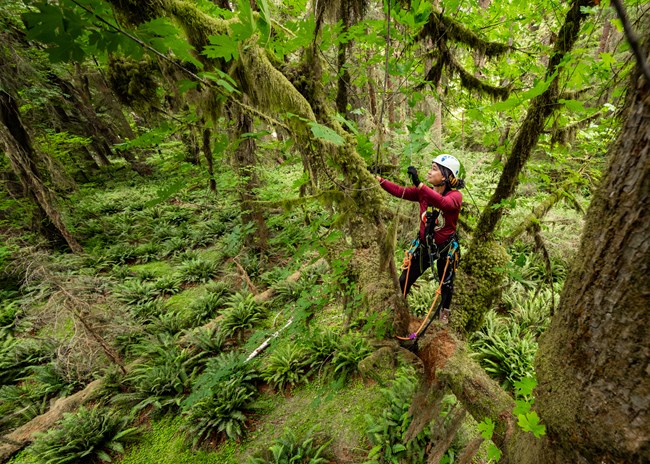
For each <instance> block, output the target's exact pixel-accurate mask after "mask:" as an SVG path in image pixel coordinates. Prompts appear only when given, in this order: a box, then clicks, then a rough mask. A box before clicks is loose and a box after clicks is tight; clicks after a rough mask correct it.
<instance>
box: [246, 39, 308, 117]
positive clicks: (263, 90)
mask: <svg viewBox="0 0 650 464" xmlns="http://www.w3.org/2000/svg"><path fill="white" fill-rule="evenodd" d="M256 40H257V37H256V36H255V37H252V38H250V39H249V40H247V41H245V42H242V43H241V44H240V45H239V49H240V61H241V63H242V65H243V72H244V75H245V78H246V82H247V86H246V87H247V88H246V90H247V91H248V92H249V94H250V96H251V97H252V99H253V101H254V102H255V103H256V104H258V105H260V106H261V107H262V108H264V109H267V110H271V111H274V112H283V113H286V112H290V113H293V114H296V115H298V116H300V117H303V118H306V119H309V120H311V121H314V120H315V119H316V117H315V116H314V113H313V111H312V109H311V106H310V105H309V103H308V102H307V100H305V98H304V97H303V96H302V95H300V93H298V91H297V90H296V88H295V87H294V86H293V85H291V82H289V80H288V79H287V78H286V77H285V76H284V75H283V74H282V73H281V72H280V71H278V70H277V69H275V67H273V65H272V64H271V63H270V61H269V60H268V58H267V56H266V53H265V52H264V50H262V49H261V48H260V47H259V46H257V45H256V44H255V42H256Z"/></svg>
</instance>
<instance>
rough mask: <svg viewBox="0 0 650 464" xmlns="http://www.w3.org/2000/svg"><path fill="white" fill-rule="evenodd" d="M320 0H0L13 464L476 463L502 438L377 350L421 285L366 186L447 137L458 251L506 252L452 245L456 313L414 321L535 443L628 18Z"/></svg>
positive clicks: (431, 294)
mask: <svg viewBox="0 0 650 464" xmlns="http://www.w3.org/2000/svg"><path fill="white" fill-rule="evenodd" d="M330 3H332V2H330ZM330 3H328V2H307V1H304V0H295V1H293V0H292V1H287V2H276V3H275V4H274V3H272V2H267V1H266V0H259V1H257V2H253V4H255V7H251V2H249V1H247V0H244V1H238V2H221V1H214V2H213V1H207V0H198V1H195V2H186V1H182V0H167V1H165V2H160V1H145V0H143V1H141V2H132V1H126V2H125V1H121V0H120V1H118V0H80V1H77V0H60V1H30V0H25V1H15V2H13V1H10V2H4V3H2V4H1V5H0V23H2V25H3V32H2V33H1V34H0V64H2V66H3V70H7V71H6V72H5V71H3V72H2V73H0V155H1V157H0V181H1V182H0V184H1V188H0V284H1V285H0V439H2V441H0V450H2V447H3V446H5V445H6V446H15V449H12V451H11V452H10V453H8V455H7V462H10V463H11V464H41V463H48V464H50V463H51V464H58V463H65V462H79V463H97V462H121V463H124V464H136V463H137V464H154V463H155V464H161V463H169V464H183V463H213V462H218V463H223V464H240V463H246V464H285V463H286V464H290V463H310V464H319V463H323V464H325V463H358V464H401V463H406V464H419V463H424V462H439V463H444V464H453V463H456V462H462V463H470V462H475V463H477V462H481V463H488V462H490V463H492V462H497V461H498V460H499V456H500V451H499V449H497V446H496V444H495V443H497V439H496V437H495V439H494V441H492V438H493V437H494V435H493V433H494V430H495V424H494V423H493V422H492V421H491V420H490V419H489V418H486V419H485V420H484V421H482V422H479V421H478V419H476V420H475V419H474V418H473V417H472V416H471V414H470V413H469V412H468V411H469V408H466V405H465V406H464V405H463V404H462V401H461V399H460V398H461V396H462V395H461V394H458V393H457V395H458V397H456V396H455V395H454V394H452V393H451V390H450V387H449V385H445V384H444V382H443V381H440V382H439V381H438V380H435V381H433V380H432V379H433V377H435V375H434V374H432V373H430V372H425V369H424V367H425V361H424V360H423V359H421V358H419V357H418V355H419V353H418V346H417V345H416V344H409V343H401V344H400V343H399V342H398V340H397V339H396V338H395V336H396V335H398V334H397V332H398V331H399V330H398V329H399V328H400V326H399V324H404V328H409V330H413V327H417V326H419V325H420V324H421V323H422V322H423V320H424V319H425V318H426V317H427V315H428V314H429V313H431V312H432V310H433V309H435V305H434V304H433V303H434V301H435V302H436V303H437V301H438V300H437V298H438V297H439V290H440V287H441V285H440V283H439V282H438V278H437V274H436V272H435V271H431V270H427V271H426V272H425V273H424V274H423V275H422V276H421V277H420V278H419V279H418V280H417V282H416V283H415V285H414V286H413V287H412V289H411V292H410V294H409V295H408V296H407V297H406V298H405V299H402V298H401V296H400V295H399V294H398V290H397V288H396V286H397V285H396V282H397V276H396V275H394V274H399V272H400V269H399V267H400V264H401V263H402V261H403V259H404V256H405V254H404V252H405V250H408V249H409V248H410V247H411V246H412V245H413V239H414V238H415V236H416V234H417V231H418V230H419V228H420V223H421V217H420V214H419V210H418V204H417V203H415V202H407V201H403V200H404V198H397V197H394V196H389V195H388V194H386V192H384V191H383V190H382V189H381V187H380V185H379V183H378V182H377V179H376V178H375V177H374V176H375V175H381V177H382V178H384V179H388V180H390V181H393V182H395V183H398V184H400V185H408V186H410V185H411V179H409V177H408V176H407V175H406V172H407V168H408V167H409V166H416V167H417V169H419V173H420V179H421V180H423V181H424V180H425V179H426V174H425V173H426V171H427V170H428V169H429V168H430V166H431V161H432V159H433V158H435V156H437V155H440V154H443V153H446V154H451V155H453V156H455V157H456V158H458V159H459V160H460V161H461V168H460V172H459V174H458V176H457V177H458V178H462V179H464V183H465V185H463V183H462V182H461V183H460V185H461V186H463V188H464V189H463V190H462V195H463V202H462V209H461V211H460V219H459V223H458V229H457V231H458V242H459V243H460V251H461V256H463V254H464V253H466V252H467V251H469V250H470V248H471V247H472V246H475V248H481V247H482V248H484V250H482V252H484V251H485V249H487V251H488V252H490V251H494V253H492V254H491V253H488V254H487V256H495V257H498V256H503V262H504V263H505V264H503V265H502V264H501V263H492V262H483V261H482V260H481V255H480V253H479V256H478V258H477V257H476V256H477V255H476V254H474V255H469V254H468V256H472V258H471V259H472V260H474V261H471V264H472V265H473V266H474V267H473V269H469V270H468V269H466V266H465V265H466V263H467V261H469V260H468V259H467V258H466V261H465V262H464V261H463V258H462V257H461V259H460V263H459V268H458V269H457V271H458V272H457V274H456V279H457V280H456V282H455V285H456V288H457V289H460V288H462V289H463V291H464V292H465V293H464V295H463V297H464V298H465V299H464V300H462V301H459V300H461V298H460V294H461V292H458V294H459V296H458V297H456V299H455V300H453V301H452V304H451V315H450V318H449V325H447V324H445V323H444V322H443V321H438V320H436V321H434V322H433V324H432V325H431V329H429V330H430V332H434V331H435V332H436V333H444V334H453V339H454V340H457V341H458V343H459V344H460V343H462V344H463V346H464V347H465V346H466V348H467V351H468V352H469V359H470V360H472V361H473V362H474V361H475V362H476V363H477V364H478V365H479V366H480V367H482V368H483V369H479V368H476V369H475V370H477V371H481V373H482V374H483V372H482V371H483V370H484V371H485V372H486V373H487V375H488V376H489V379H492V380H493V381H494V382H496V384H495V383H494V382H492V380H490V385H493V384H494V385H497V384H498V386H500V387H501V388H496V387H495V388H496V390H498V391H499V392H500V393H503V394H504V395H505V396H506V397H507V398H508V400H511V401H512V403H513V404H516V407H515V409H514V411H513V417H514V418H515V420H517V419H519V423H518V427H519V429H518V430H523V431H524V432H526V433H528V432H530V433H532V434H533V435H534V436H535V437H537V438H539V437H540V436H543V435H544V434H545V428H544V424H543V421H541V420H540V418H539V417H538V416H537V413H536V412H535V408H534V403H535V397H534V395H533V389H534V387H535V385H536V382H537V380H536V372H535V369H536V365H535V362H536V355H537V352H538V343H539V341H540V337H542V335H543V334H544V333H545V332H546V331H547V329H548V328H549V325H550V323H551V320H552V317H553V315H554V314H555V311H556V309H557V307H558V304H559V303H560V294H561V293H562V291H563V288H564V283H565V280H566V279H567V278H568V276H570V274H571V269H572V266H573V263H574V258H575V255H576V252H577V250H578V245H579V242H580V236H581V233H582V230H583V225H584V217H585V211H586V209H587V208H588V206H589V205H590V202H591V201H592V200H593V198H594V194H595V192H596V191H597V189H598V188H599V187H598V186H599V182H600V177H601V174H602V173H603V170H604V169H605V154H606V152H607V150H608V147H609V146H610V145H611V144H612V142H613V140H614V137H615V135H616V133H617V131H618V127H619V122H618V120H617V119H616V115H617V114H618V113H619V110H620V108H621V107H622V105H623V101H624V96H625V90H626V85H625V83H624V82H626V79H627V76H628V73H629V72H630V69H631V64H630V59H629V56H630V53H629V50H628V49H627V45H624V46H623V45H622V44H624V43H625V42H624V40H623V35H622V33H621V32H620V31H617V30H616V28H617V27H619V22H618V20H617V19H616V16H615V15H613V13H608V12H607V11H609V10H607V8H606V7H601V6H599V5H598V2H595V4H593V5H592V4H591V3H593V2H586V0H581V1H575V0H574V1H573V2H571V6H570V7H567V6H566V5H561V3H562V2H559V3H560V4H558V2H546V1H545V2H542V3H543V5H542V6H540V7H539V8H530V3H529V2H522V1H518V2H517V1H515V2H501V3H503V4H500V2H489V1H488V2H483V1H478V2H476V1H471V2H470V1H452V2H447V4H445V5H444V8H443V6H440V5H438V3H439V2H430V1H413V2H408V4H401V3H400V2H390V1H389V2H384V3H381V2H380V3H378V4H373V5H371V4H363V5H361V4H359V5H357V4H354V2H333V3H332V4H330ZM443 3H445V2H443ZM586 3H589V4H588V5H586ZM605 3H608V4H609V2H605ZM627 3H632V2H627ZM642 3H643V2H642ZM334 4H335V5H334ZM628 6H629V5H628ZM439 7H440V9H441V10H440V11H438V9H439ZM635 7H636V8H635V9H634V10H633V11H632V13H634V14H633V17H634V18H643V17H644V16H643V14H642V13H644V11H645V10H643V11H642V9H641V7H640V6H639V3H638V2H636V3H635ZM567 8H570V11H573V10H575V11H577V13H576V14H577V15H579V16H580V17H579V18H578V19H575V18H574V21H575V24H577V26H578V27H577V29H578V30H577V31H575V34H576V37H574V38H573V39H572V40H568V38H566V37H558V33H559V32H558V31H566V29H569V32H570V29H571V28H565V27H564V26H563V22H562V21H563V20H564V15H565V14H569V13H567V11H565V10H567ZM330 9H331V10H332V11H330ZM531 10H533V11H531ZM606 10H607V11H606ZM305 12H307V13H305ZM303 15H304V16H303ZM490 18H491V19H490ZM494 18H500V19H497V20H496V22H497V23H498V24H493V22H494V21H495V20H494ZM567 21H568V20H567ZM568 22H569V23H570V21H568ZM639 22H640V21H639ZM572 24H573V23H572ZM581 27H582V29H581ZM606 31H607V33H606ZM569 32H566V34H567V35H568V34H569ZM563 33H564V32H563ZM579 33H580V34H579ZM599 34H602V37H598V35H599ZM606 34H607V35H606ZM610 34H611V35H610ZM578 35H579V36H580V37H578ZM565 43H566V44H568V43H570V44H571V46H573V45H574V44H576V45H575V50H571V49H569V50H560V49H559V48H560V47H561V46H562V44H565ZM506 44H507V45H506ZM391 47H392V48H391ZM556 61H558V62H559V64H558V63H557V62H556ZM378 76H383V77H381V78H380V77H378ZM497 83H498V85H497ZM550 94H552V95H551V97H552V98H551V97H549V95H550ZM542 97H543V98H547V97H548V100H543V99H542ZM540 101H541V102H542V103H541V104H540V103H539V102H540ZM538 104H540V105H541V108H540V107H537V106H535V105H538ZM549 108H552V110H548V109H549ZM547 110H548V114H546V113H545V112H547ZM542 113H544V114H543V116H540V117H539V118H538V119H539V121H540V122H539V123H538V124H537V126H538V127H531V125H528V126H522V127H525V129H524V130H522V129H521V127H520V126H519V125H520V124H523V122H524V121H528V118H534V117H537V116H538V115H539V114H542ZM526 128H527V129H526ZM526 131H529V133H528V132H526ZM527 137H529V139H527ZM521 140H524V142H521ZM519 142H521V144H519ZM522 144H524V145H525V144H528V145H527V146H524V147H523V148H522V149H519V148H517V150H518V152H517V151H516V152H513V150H515V148H516V147H520V145H522ZM520 148H521V147H520ZM519 152H521V153H519ZM524 152H526V155H525V156H524V155H523V154H522V153H524ZM520 155H521V156H524V157H523V158H522V159H521V160H520V161H521V163H519V165H520V168H519V170H514V172H513V171H512V170H511V171H508V166H510V163H515V164H516V163H517V162H518V157H519V156H520ZM508 176H510V178H507V177H508ZM504 179H505V180H504ZM502 183H509V185H507V186H505V187H502V186H501V184H502ZM455 185H458V184H455ZM509 188H511V191H510V193H507V194H505V197H499V195H504V193H503V192H508V189H509ZM495 192H498V194H497V193H495ZM513 192H514V193H513ZM413 195H416V194H415V193H413ZM490 214H494V215H498V217H497V218H496V219H495V220H494V221H493V226H492V228H491V229H490V230H489V231H487V232H485V237H483V236H482V238H486V237H487V238H486V239H485V240H483V239H482V238H481V239H477V236H478V235H477V234H478V232H477V231H479V230H483V229H481V227H483V225H482V222H483V223H489V222H490V221H488V220H485V217H488V218H489V217H491V216H490ZM442 217H443V216H442V215H441V216H440V218H441V219H442ZM477 243H478V244H479V245H477ZM466 256H467V255H466ZM495 259H496V258H495ZM393 261H394V263H395V265H396V269H394V268H393V267H392V262H393ZM472 271H474V272H475V274H474V275H473V276H472V275H471V272H472ZM482 273H483V274H482ZM477 274H478V275H477ZM485 276H499V279H501V277H503V278H502V280H499V281H495V282H488V283H487V284H486V283H485V282H483V283H482V284H480V285H475V284H476V281H478V280H480V278H481V277H483V278H485ZM472 278H475V279H476V280H472ZM463 279H465V280H464V281H463ZM464 283H465V284H466V285H463V284H464ZM567 287H568V286H567ZM468 288H469V290H467V289H468ZM481 288H487V290H481ZM477 289H478V290H477ZM472 291H474V292H475V293H472ZM485 293H489V294H490V295H488V296H489V297H490V298H487V297H485V295H484V294H485ZM484 297H485V298H484ZM479 300H480V301H479ZM484 301H487V303H484ZM454 305H456V306H454ZM461 305H464V307H463V308H460V306H461ZM483 306H485V308H483ZM476 308H479V309H476ZM481 308H483V309H485V312H484V313H483V312H481ZM454 310H456V313H455V312H454ZM461 311H463V312H462V313H461ZM470 311H473V313H472V315H471V317H470V316H468V314H469V313H470ZM456 314H464V316H463V317H465V322H466V324H465V322H464V323H463V324H460V323H459V325H463V327H459V325H457V326H455V325H454V322H455V320H454V319H455V317H460V316H456ZM399 315H402V316H404V317H402V318H401V319H400V320H397V316H399ZM458 320H460V319H458ZM468 321H469V322H468ZM468 327H471V330H469V329H468ZM457 329H464V330H457ZM402 332H403V331H402ZM422 338H424V336H423V337H422ZM451 338H452V335H449V339H451ZM541 340H542V341H543V340H544V338H541ZM436 348H437V347H436ZM444 349H446V346H442V347H440V351H441V353H437V352H436V356H437V355H440V356H443V355H445V354H446V355H450V356H451V354H450V353H443V352H444ZM463 349H464V348H463ZM432 357H434V356H433V355H432ZM428 361H430V360H428ZM473 366H475V364H473ZM426 367H428V366H426ZM427 376H428V377H427ZM486 378H487V377H486ZM427 382H429V383H433V384H435V385H440V386H441V388H440V391H438V392H431V391H426V389H425V388H424V386H425V384H426V383H427ZM86 393H88V394H87V395H86ZM75 395H78V396H75ZM427 395H428V396H427ZM71 398H72V401H70V402H67V401H68V400H70V399H71ZM78 398H83V401H82V400H81V399H79V401H76V400H75V399H78ZM421 404H427V405H434V406H432V407H431V408H428V409H426V411H424V412H423V411H421V410H417V408H419V407H420V405H421ZM64 410H65V411H66V412H65V413H63V414H61V415H60V418H59V419H58V420H57V421H55V422H54V423H53V424H51V426H49V427H47V430H41V431H40V432H39V433H37V434H35V435H33V436H31V435H30V436H29V437H27V438H25V437H18V438H15V437H14V435H12V434H14V433H16V434H18V435H20V433H21V431H23V430H24V429H21V427H23V426H25V425H28V426H29V425H30V424H33V422H31V421H33V420H34V419H35V418H42V417H43V415H44V414H45V413H47V412H48V411H49V412H52V411H54V412H58V411H64ZM57 417H59V416H57ZM422 417H424V418H425V419H426V420H424V419H422ZM12 437H13V438H12ZM17 440H18V441H17ZM0 456H3V455H0ZM0 460H1V459H0Z"/></svg>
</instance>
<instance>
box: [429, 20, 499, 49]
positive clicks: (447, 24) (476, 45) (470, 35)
mask: <svg viewBox="0 0 650 464" xmlns="http://www.w3.org/2000/svg"><path fill="white" fill-rule="evenodd" d="M426 37H428V38H430V39H431V40H432V41H433V43H434V44H439V43H440V42H444V41H447V40H451V41H453V42H460V43H463V44H465V45H467V46H469V47H470V48H472V49H473V50H476V51H478V52H480V53H481V54H482V55H485V56H487V57H497V56H500V55H504V54H506V53H507V52H508V51H510V46H508V45H505V44H501V43H497V42H489V41H487V40H483V39H481V38H480V37H479V36H478V35H477V34H476V33H474V32H472V31H471V30H469V29H467V28H466V27H465V26H463V25H462V24H461V23H459V22H458V21H455V20H453V19H451V18H449V17H448V16H445V15H443V14H442V13H431V16H429V22H428V23H427V24H426V25H425V26H424V28H423V29H422V32H420V35H419V37H418V38H419V39H420V40H422V39H424V38H426Z"/></svg>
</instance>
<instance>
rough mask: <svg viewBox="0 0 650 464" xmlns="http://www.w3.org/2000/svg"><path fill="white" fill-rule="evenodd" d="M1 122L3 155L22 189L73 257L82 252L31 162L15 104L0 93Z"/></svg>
mask: <svg viewBox="0 0 650 464" xmlns="http://www.w3.org/2000/svg"><path fill="white" fill-rule="evenodd" d="M0 122H1V123H2V127H0V139H2V142H3V143H4V146H5V153H6V154H7V157H8V158H9V161H10V163H11V167H12V169H13V170H14V172H15V173H16V175H17V176H18V178H19V179H20V181H21V183H22V184H23V186H24V187H25V188H26V189H27V190H28V191H29V192H30V193H31V194H33V195H34V197H35V199H36V202H37V204H38V206H39V207H40V208H42V209H43V211H45V213H46V214H47V217H48V219H49V220H50V221H52V224H54V226H55V227H56V230H57V231H58V232H59V233H60V234H61V236H62V237H63V238H64V240H65V241H66V243H67V244H68V246H69V247H70V249H71V250H72V251H73V252H75V253H81V252H83V249H82V248H81V245H79V243H78V242H77V240H76V239H75V238H74V237H73V236H72V234H71V233H70V232H69V231H68V229H67V228H66V226H65V224H64V223H63V220H62V219H61V215H60V214H59V212H58V210H57V209H56V207H55V206H54V199H53V198H52V195H51V194H50V192H49V190H48V189H47V186H46V185H45V184H44V183H43V181H42V179H41V176H40V175H39V172H38V169H37V167H36V165H35V164H34V162H33V160H34V151H33V148H32V145H31V141H30V139H29V134H28V133H27V131H26V130H25V127H24V126H23V123H22V121H21V119H20V114H19V113H18V106H17V105H16V101H15V100H14V99H13V98H12V97H11V95H9V94H8V93H6V92H4V91H0Z"/></svg>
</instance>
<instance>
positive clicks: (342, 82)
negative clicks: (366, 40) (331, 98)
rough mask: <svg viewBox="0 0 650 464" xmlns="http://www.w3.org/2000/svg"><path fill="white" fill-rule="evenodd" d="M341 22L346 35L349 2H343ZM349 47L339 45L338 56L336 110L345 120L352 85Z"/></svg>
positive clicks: (348, 19)
mask: <svg viewBox="0 0 650 464" xmlns="http://www.w3.org/2000/svg"><path fill="white" fill-rule="evenodd" d="M341 21H342V22H343V31H342V32H343V33H345V32H347V30H348V27H349V25H350V11H349V3H348V2H347V1H344V2H342V5H341ZM348 47H349V43H343V42H341V43H339V49H338V52H337V56H336V58H337V71H338V76H339V77H338V81H337V88H336V109H337V111H338V112H339V114H340V115H342V116H343V117H345V118H347V113H348V86H349V85H350V73H349V72H348V69H347V67H346V66H345V63H346V55H347V51H348Z"/></svg>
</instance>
